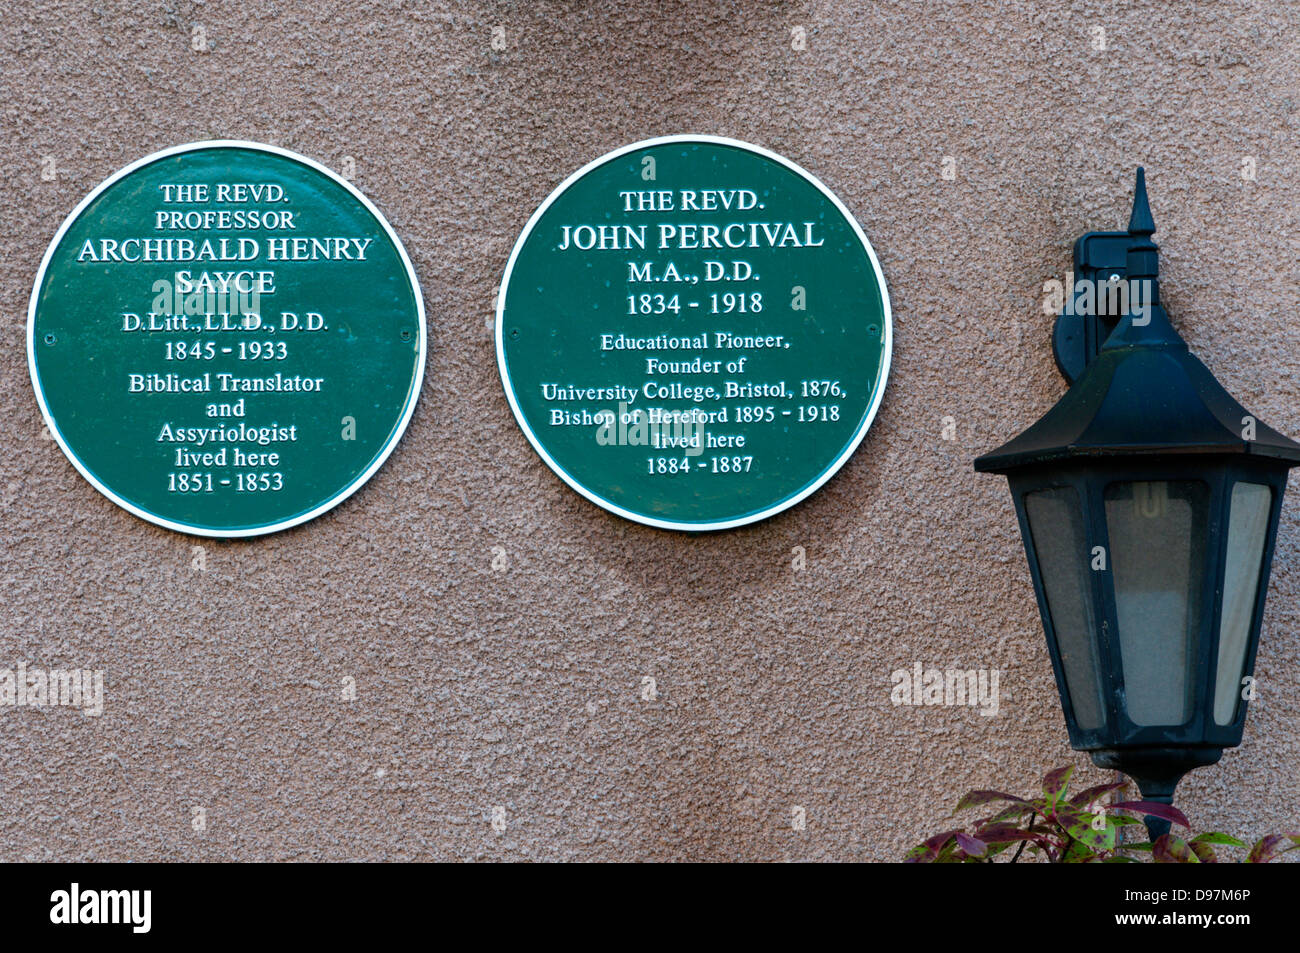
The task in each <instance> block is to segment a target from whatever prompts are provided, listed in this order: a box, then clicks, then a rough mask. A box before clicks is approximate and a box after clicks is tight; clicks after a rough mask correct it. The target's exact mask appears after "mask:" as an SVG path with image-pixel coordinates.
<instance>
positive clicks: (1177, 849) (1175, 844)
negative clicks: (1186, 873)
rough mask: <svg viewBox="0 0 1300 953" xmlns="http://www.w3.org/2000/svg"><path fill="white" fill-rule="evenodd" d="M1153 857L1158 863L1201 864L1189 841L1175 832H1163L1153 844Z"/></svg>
mask: <svg viewBox="0 0 1300 953" xmlns="http://www.w3.org/2000/svg"><path fill="white" fill-rule="evenodd" d="M1151 859H1152V860H1154V861H1155V862H1156V863H1157V864H1199V863H1200V862H1201V859H1200V858H1199V857H1197V856H1196V855H1195V854H1194V853H1192V849H1191V848H1190V847H1188V846H1187V841H1185V840H1183V839H1182V838H1181V837H1175V836H1174V835H1173V834H1163V835H1161V837H1160V838H1159V839H1158V840H1157V841H1156V842H1155V844H1154V845H1152V848H1151Z"/></svg>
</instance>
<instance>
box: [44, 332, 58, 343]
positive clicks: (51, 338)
mask: <svg viewBox="0 0 1300 953" xmlns="http://www.w3.org/2000/svg"><path fill="white" fill-rule="evenodd" d="M57 340H58V338H56V337H55V336H54V335H53V334H47V335H45V343H46V344H53V343H54V342H55V341H57Z"/></svg>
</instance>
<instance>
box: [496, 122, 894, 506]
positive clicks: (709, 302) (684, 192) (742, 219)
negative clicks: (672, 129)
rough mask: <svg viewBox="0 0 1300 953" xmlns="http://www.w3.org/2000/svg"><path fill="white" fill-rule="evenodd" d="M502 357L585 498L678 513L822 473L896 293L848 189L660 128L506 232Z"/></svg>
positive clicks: (880, 375) (861, 402) (885, 330)
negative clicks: (843, 193)
mask: <svg viewBox="0 0 1300 953" xmlns="http://www.w3.org/2000/svg"><path fill="white" fill-rule="evenodd" d="M496 332H497V362H498V365H499V367H500V371H501V379H502V382H503V384H504V386H505V391H506V396H507V398H508V399H509V401H510V406H511V408H512V409H513V411H514V414H515V417H516V419H517V420H518V421H519V425H520V427H521V428H522V429H523V431H524V433H525V435H526V436H527V437H528V439H529V441H530V442H531V443H532V445H533V447H534V448H535V449H536V450H537V452H538V453H539V454H540V455H541V457H542V459H543V460H544V461H545V462H546V464H547V465H548V466H550V467H551V469H553V470H554V471H555V472H556V473H557V474H558V475H559V476H560V477H561V478H562V479H563V480H564V481H565V482H566V483H568V484H569V485H570V486H571V487H573V488H574V489H575V490H577V491H578V492H579V493H581V494H582V495H583V496H585V497H587V499H589V500H591V501H592V502H594V503H597V504H599V505H600V506H603V507H604V508H605V509H607V510H610V511H611V512H614V513H617V514H619V515H620V516H624V517H626V518H628V519H631V520H635V521H637V522H640V523H645V524H648V525H651V526H658V527H663V528H667V529H677V530H718V529H727V528H730V527H735V526H743V525H745V524H747V523H753V522H756V521H758V520H761V519H765V518H767V517H769V516H772V515H773V514H775V513H779V512H781V511H782V510H784V509H787V508H788V507H791V506H793V505H794V504H796V503H798V502H799V501H800V500H802V499H804V498H805V497H807V496H808V495H809V494H811V493H813V492H815V491H816V490H817V489H818V488H819V487H820V486H822V484H824V483H825V482H826V481H827V480H829V479H830V478H831V476H833V475H834V474H835V472H836V471H837V470H838V469H839V468H840V467H841V466H843V465H844V462H845V461H846V460H847V459H848V458H849V456H850V455H851V454H852V453H853V451H854V450H855V449H856V448H857V446H858V444H859V443H861V441H862V438H863V437H864V436H865V434H866V432H867V429H868V428H869V427H870V426H871V421H872V419H873V418H874V417H875V414H876V410H877V408H878V407H879V406H880V401H881V398H882V396H883V394H884V389H885V381H886V378H887V377H888V374H889V357H890V342H891V333H892V331H891V319H890V310H889V295H888V292H887V291H886V289H885V280H884V276H883V274H882V273H881V270H880V264H879V262H878V261H877V260H876V255H875V252H874V251H873V250H872V248H871V244H870V243H869V242H868V241H867V238H866V236H865V235H864V234H863V232H862V229H861V228H860V227H859V226H858V224H857V222H855V221H854V220H853V217H852V215H850V214H849V212H848V210H847V209H846V208H845V207H844V205H843V204H842V203H841V202H840V201H839V200H838V199H837V198H836V197H835V196H834V195H832V194H831V192H830V191H829V190H827V188H826V187H825V186H824V185H822V183H821V182H819V181H818V180H817V179H816V178H814V177H813V176H812V175H810V174H809V173H807V172H805V171H804V170H803V169H801V168H799V167H798V166H797V165H795V164H794V163H792V162H790V161H788V160H786V159H783V158H782V157H780V156H778V155H775V154H773V153H771V152H768V151H766V150H764V149H760V148H758V147H756V146H752V145H747V144H745V143H742V142H736V141H734V140H730V139H722V138H716V137H712V136H670V137H667V138H662V139H651V140H648V141H646V142H639V143H636V144H635V145H631V146H627V147H626V148H623V149H619V150H617V151H615V152H612V153H610V154H609V155H606V156H603V157H601V158H599V159H597V160H596V161H594V162H592V163H591V164H590V165H588V166H586V167H585V168H583V169H580V170H579V171H578V172H576V173H574V174H573V175H572V176H571V177H569V179H567V180H566V181H565V182H564V183H563V184H562V185H560V187H559V188H557V189H556V190H555V191H554V192H553V193H552V194H551V195H550V197H549V198H547V200H546V201H545V202H544V203H542V206H541V208H539V209H538V210H537V211H536V212H535V213H534V214H533V217H532V218H531V219H530V220H529V222H528V224H527V226H526V227H525V228H524V231H523V234H522V235H520V237H519V240H518V242H516V244H515V247H514V250H513V252H511V255H510V260H509V263H508V264H507V266H506V271H505V277H504V278H503V280H502V286H501V294H500V297H499V299H498V302H497V322H496Z"/></svg>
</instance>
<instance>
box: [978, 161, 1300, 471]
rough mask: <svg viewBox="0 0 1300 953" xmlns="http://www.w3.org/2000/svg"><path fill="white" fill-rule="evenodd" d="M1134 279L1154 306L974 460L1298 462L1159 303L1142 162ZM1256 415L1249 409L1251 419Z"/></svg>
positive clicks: (1133, 317)
mask: <svg viewBox="0 0 1300 953" xmlns="http://www.w3.org/2000/svg"><path fill="white" fill-rule="evenodd" d="M1128 231H1129V234H1130V235H1131V236H1133V239H1134V241H1133V243H1132V244H1131V246H1130V250H1129V266H1128V269H1127V271H1128V275H1127V277H1128V278H1129V280H1130V281H1137V282H1139V284H1140V283H1142V282H1146V283H1147V284H1146V289H1145V294H1144V297H1145V298H1146V303H1147V305H1148V308H1147V309H1146V311H1145V313H1142V311H1141V310H1139V311H1137V312H1135V311H1134V310H1133V309H1130V312H1129V313H1128V314H1126V315H1124V317H1123V318H1122V319H1121V320H1120V321H1119V323H1118V324H1117V325H1116V327H1115V330H1114V331H1113V332H1112V333H1111V335H1110V337H1108V338H1107V339H1106V342H1105V344H1103V345H1102V348H1101V351H1100V353H1099V354H1098V355H1097V357H1096V358H1095V359H1094V360H1093V361H1092V363H1091V364H1089V365H1088V366H1087V368H1085V369H1084V371H1083V373H1082V374H1081V375H1080V376H1079V378H1078V379H1077V380H1076V381H1075V382H1074V384H1073V386H1071V387H1070V389H1069V390H1068V391H1067V392H1066V393H1065V396H1063V397H1062V398H1061V399H1060V400H1059V401H1058V402H1057V403H1056V406H1054V407H1053V408H1052V409H1051V410H1049V411H1048V412H1047V413H1046V414H1045V415H1043V417H1042V419H1041V420H1039V421H1038V422H1037V423H1035V424H1034V425H1033V426H1031V427H1030V428H1029V429H1028V430H1026V431H1025V432H1024V433H1022V434H1020V435H1019V436H1018V437H1015V438H1014V439H1012V440H1011V441H1009V442H1008V443H1006V444H1004V445H1003V446H1001V447H998V448H997V449H996V450H993V451H991V452H989V453H986V454H984V455H983V456H981V457H979V458H977V459H976V460H975V469H976V470H979V471H981V472H986V473H1007V472H1009V471H1012V470H1016V469H1019V468H1020V467H1026V466H1032V465H1034V464H1039V463H1047V462H1051V461H1058V460H1067V459H1073V458H1080V457H1132V456H1139V455H1151V454H1173V453H1178V454H1241V455H1247V456H1251V457H1262V458H1268V459H1272V460H1276V461H1281V462H1283V463H1285V464H1286V465H1287V466H1295V465H1297V464H1300V444H1298V443H1296V442H1295V441H1293V440H1291V439H1290V438H1288V437H1285V436H1283V435H1282V434H1280V433H1278V432H1277V431H1276V430H1273V429H1272V428H1271V427H1268V426H1267V425H1265V424H1264V423H1262V422H1260V421H1258V420H1255V422H1254V439H1253V440H1247V439H1245V437H1244V435H1243V434H1244V432H1245V431H1247V425H1248V424H1249V422H1250V421H1249V420H1247V419H1244V418H1251V417H1252V415H1250V414H1249V413H1248V412H1247V411H1246V409H1245V408H1244V407H1242V406H1241V404H1239V403H1237V401H1236V400H1235V399H1233V397H1232V395H1231V394H1229V393H1228V392H1227V391H1226V390H1225V389H1224V388H1223V385H1222V384H1220V383H1219V382H1218V380H1216V379H1215V377H1214V375H1213V374H1211V373H1210V371H1209V369H1208V368H1206V366H1205V365H1204V364H1202V363H1201V362H1200V361H1199V360H1198V359H1197V358H1196V357H1195V356H1193V355H1192V353H1191V352H1190V351H1189V350H1188V348H1187V343H1186V342H1185V341H1184V340H1183V339H1182V338H1181V337H1180V336H1179V334H1178V332H1177V331H1175V330H1174V327H1173V325H1172V324H1171V323H1170V322H1169V315H1168V314H1167V313H1166V312H1165V309H1164V308H1163V307H1162V306H1161V305H1160V296H1159V288H1158V283H1157V281H1156V272H1157V249H1156V245H1155V242H1153V241H1151V238H1150V236H1151V233H1152V232H1154V231H1155V224H1154V222H1153V220H1152V218H1151V209H1150V205H1149V204H1148V202H1147V194H1146V182H1145V175H1144V173H1143V171H1142V170H1141V169H1139V170H1138V179H1137V188H1136V190H1135V192H1134V197H1133V214H1132V217H1131V218H1130V220H1129V228H1128ZM1252 419H1253V418H1252Z"/></svg>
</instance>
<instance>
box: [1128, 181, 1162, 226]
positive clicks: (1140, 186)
mask: <svg viewBox="0 0 1300 953" xmlns="http://www.w3.org/2000/svg"><path fill="white" fill-rule="evenodd" d="M1155 230H1156V223H1155V220H1154V219H1152V217H1151V204H1150V203H1149V202H1148V201H1147V173H1146V169H1144V168H1142V166H1138V174H1137V186H1136V187H1135V188H1134V189H1133V214H1132V215H1130V216H1129V217H1128V231H1129V234H1130V235H1150V234H1152V233H1153V232H1154V231H1155Z"/></svg>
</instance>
